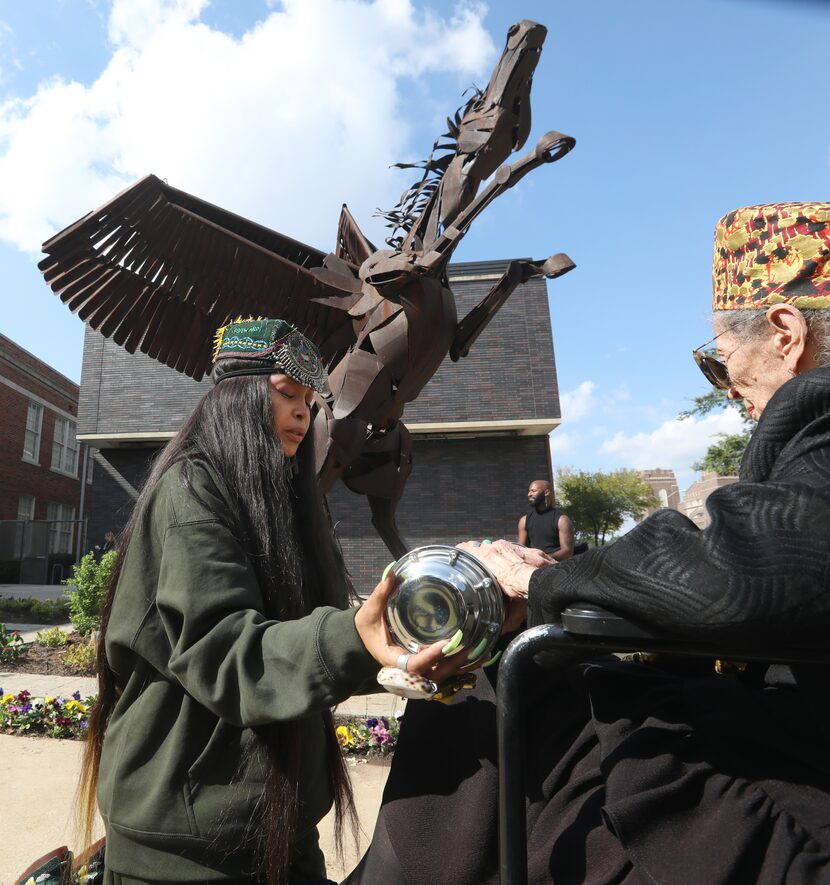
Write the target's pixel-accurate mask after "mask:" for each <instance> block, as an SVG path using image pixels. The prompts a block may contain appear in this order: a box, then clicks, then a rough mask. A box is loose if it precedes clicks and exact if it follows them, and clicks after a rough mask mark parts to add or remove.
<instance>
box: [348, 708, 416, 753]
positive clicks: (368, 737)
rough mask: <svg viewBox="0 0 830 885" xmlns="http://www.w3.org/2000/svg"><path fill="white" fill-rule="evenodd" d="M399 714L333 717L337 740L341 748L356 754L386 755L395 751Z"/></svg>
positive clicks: (398, 729)
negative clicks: (390, 716)
mask: <svg viewBox="0 0 830 885" xmlns="http://www.w3.org/2000/svg"><path fill="white" fill-rule="evenodd" d="M402 715H403V714H400V715H399V716H393V717H392V718H391V719H387V718H386V716H378V717H374V716H372V717H369V718H368V719H367V718H363V717H356V716H351V717H349V718H348V719H343V718H342V717H335V722H337V742H338V743H339V744H340V748H341V750H342V751H343V752H344V753H346V754H349V755H356V756H386V755H388V754H389V753H393V752H394V751H395V747H396V746H397V743H398V733H399V732H400V716H402Z"/></svg>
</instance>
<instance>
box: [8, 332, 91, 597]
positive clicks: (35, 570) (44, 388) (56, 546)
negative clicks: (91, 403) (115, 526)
mask: <svg viewBox="0 0 830 885" xmlns="http://www.w3.org/2000/svg"><path fill="white" fill-rule="evenodd" d="M78 392H79V389H78V385H77V384H75V383H74V382H72V381H70V380H69V379H68V378H66V377H65V376H63V375H61V374H60V372H56V371H55V370H54V369H53V368H51V367H50V366H48V365H47V364H46V363H44V362H42V361H41V360H39V359H38V358H37V357H35V356H32V354H30V353H29V352H28V351H26V350H24V349H23V348H22V347H19V346H18V345H16V344H15V343H14V342H13V341H11V340H10V339H8V338H6V337H5V336H4V335H0V415H2V421H0V563H5V564H6V566H5V567H4V568H2V569H0V571H2V572H3V574H0V582H2V581H3V580H14V575H12V574H10V571H13V570H14V569H13V568H11V566H10V563H11V562H12V561H13V560H20V561H21V562H23V561H25V560H27V559H29V560H34V559H38V560H43V561H42V562H34V561H31V562H29V563H28V566H27V565H23V566H22V574H20V576H19V579H20V580H24V581H25V580H27V575H26V572H27V569H28V571H29V573H30V576H29V580H34V581H35V583H38V582H39V581H40V580H42V581H43V582H46V581H50V580H51V579H52V577H53V575H52V573H51V569H52V561H53V560H61V561H63V562H65V561H67V560H70V559H72V560H74V556H75V553H76V552H77V550H78V546H79V542H80V543H81V544H83V543H84V542H85V539H83V538H82V537H79V532H78V529H77V522H78V521H80V520H82V519H83V518H84V517H85V515H86V513H87V512H88V508H89V503H90V498H91V488H92V459H91V458H90V457H89V451H88V449H87V447H86V446H83V445H81V444H79V443H78V441H77V436H76V435H77V414H78ZM82 486H83V491H84V494H83V499H82V495H81V488H82ZM19 522H26V523H32V524H31V525H30V526H27V527H26V531H24V530H23V528H21V527H20V526H19V525H17V524H15V523H19ZM81 552H84V551H81Z"/></svg>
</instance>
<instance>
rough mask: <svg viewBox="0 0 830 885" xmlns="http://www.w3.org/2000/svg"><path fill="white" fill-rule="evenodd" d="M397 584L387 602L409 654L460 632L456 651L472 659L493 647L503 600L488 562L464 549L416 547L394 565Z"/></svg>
mask: <svg viewBox="0 0 830 885" xmlns="http://www.w3.org/2000/svg"><path fill="white" fill-rule="evenodd" d="M392 571H393V572H394V573H395V574H396V575H397V576H398V579H399V581H398V586H397V587H396V588H395V590H394V592H393V593H392V595H391V596H390V597H389V602H388V603H387V608H386V614H387V618H388V620H389V626H390V628H391V630H392V633H393V634H394V636H395V639H396V640H397V642H398V644H399V645H401V646H402V647H403V648H405V649H406V650H407V651H410V652H413V653H414V652H417V651H418V649H419V648H421V647H422V646H425V645H430V644H432V643H433V642H439V641H442V640H443V641H447V640H449V639H451V638H452V637H453V636H454V635H455V633H456V632H457V631H458V630H461V631H462V634H463V639H462V642H461V644H460V646H459V648H458V650H457V651H458V652H460V651H464V650H465V649H471V650H475V652H476V658H480V657H482V656H483V655H486V654H487V652H489V651H490V650H491V649H492V647H493V646H494V645H495V643H496V640H497V639H498V638H499V634H500V633H501V628H502V624H503V623H504V598H503V596H502V592H501V588H500V587H499V584H498V581H496V579H495V578H494V577H493V575H492V573H491V572H490V570H489V569H488V568H487V566H485V565H484V563H482V562H481V561H480V560H478V559H477V558H476V557H475V556H473V555H472V554H470V553H467V551H466V550H459V549H458V548H457V547H449V546H445V545H442V544H430V545H429V546H427V547H418V548H417V549H416V550H412V551H410V552H409V553H407V554H406V556H403V557H401V559H399V560H398V561H397V562H396V563H395V565H394V566H393V568H392Z"/></svg>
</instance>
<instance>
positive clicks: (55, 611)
mask: <svg viewBox="0 0 830 885" xmlns="http://www.w3.org/2000/svg"><path fill="white" fill-rule="evenodd" d="M68 620H69V609H68V608H67V605H66V600H65V599H44V600H39V599H20V598H14V599H7V598H6V597H3V598H2V599H0V621H6V622H11V623H31V624H63V623H65V622H66V621H68Z"/></svg>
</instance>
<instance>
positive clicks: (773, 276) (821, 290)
mask: <svg viewBox="0 0 830 885" xmlns="http://www.w3.org/2000/svg"><path fill="white" fill-rule="evenodd" d="M712 281H713V284H714V285H713V289H714V298H713V305H712V307H713V309H714V310H740V309H742V308H743V309H749V310H760V309H762V308H767V307H771V306H772V305H773V304H792V305H793V306H794V307H797V308H799V309H800V310H809V309H811V308H813V309H815V308H830V203H771V204H769V205H766V206H747V207H745V208H743V209H735V211H734V212H730V213H729V214H728V215H725V216H724V217H723V218H721V220H720V221H719V222H718V223H717V225H716V227H715V260H714V267H713V273H712Z"/></svg>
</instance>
